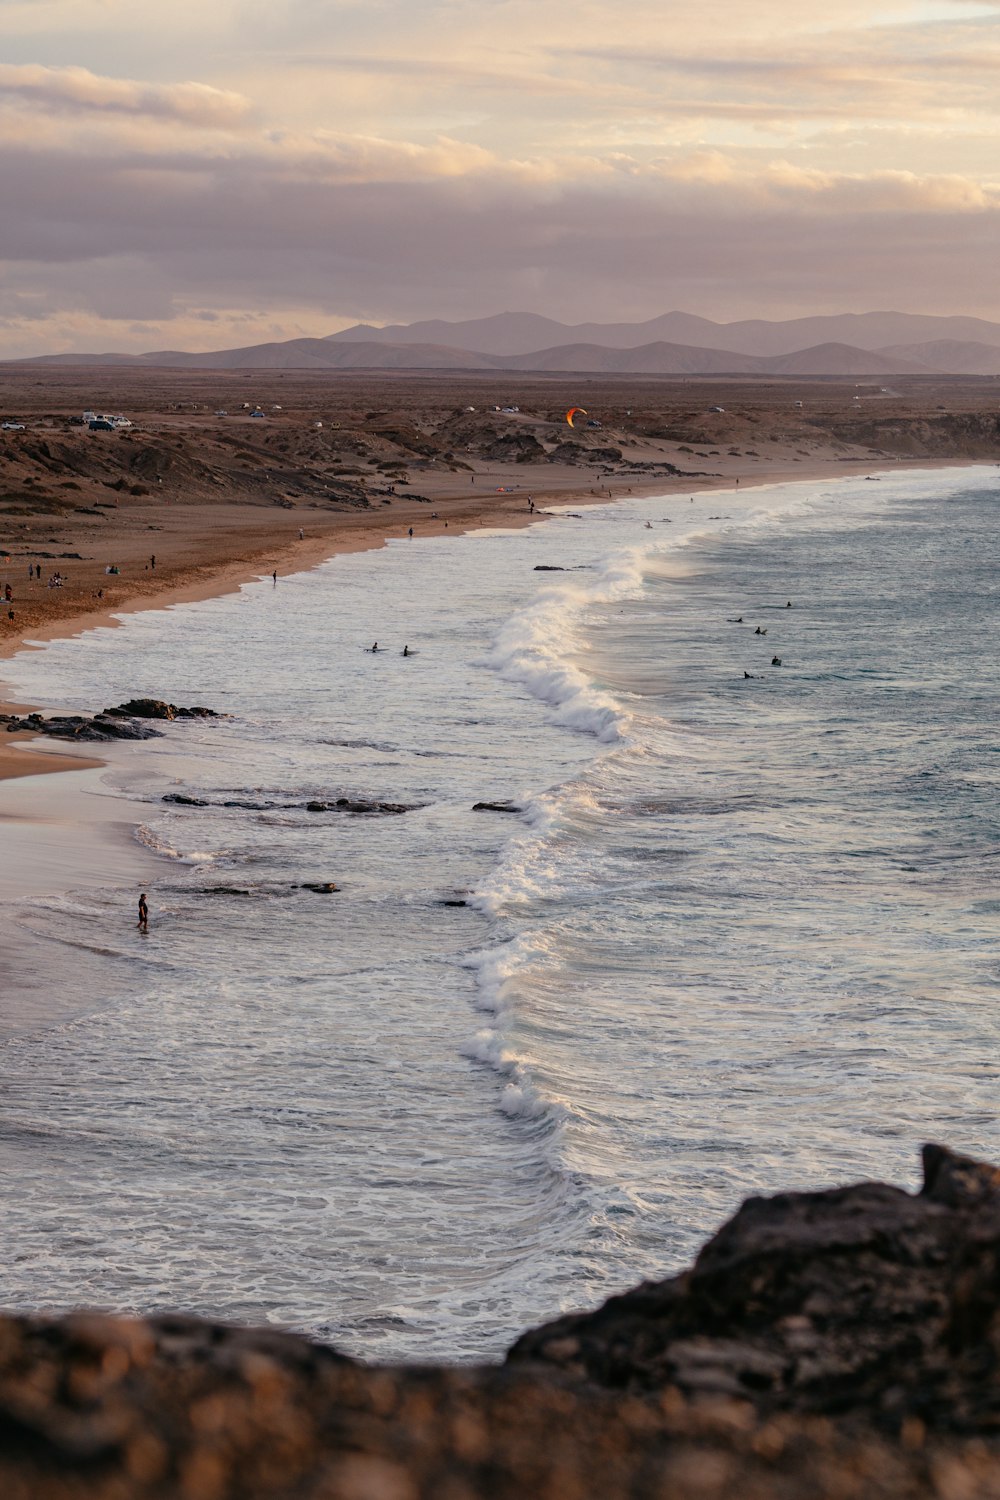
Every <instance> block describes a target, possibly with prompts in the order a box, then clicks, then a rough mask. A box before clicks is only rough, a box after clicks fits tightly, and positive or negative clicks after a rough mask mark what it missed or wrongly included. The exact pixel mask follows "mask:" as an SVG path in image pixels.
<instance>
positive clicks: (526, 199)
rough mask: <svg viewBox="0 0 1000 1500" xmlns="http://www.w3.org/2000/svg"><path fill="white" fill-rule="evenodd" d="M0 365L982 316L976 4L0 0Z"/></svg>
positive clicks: (998, 152)
mask: <svg viewBox="0 0 1000 1500" xmlns="http://www.w3.org/2000/svg"><path fill="white" fill-rule="evenodd" d="M0 39H2V46H0V59H2V61H0V358H7V359H10V358H18V357H21V356H23V355H32V354H40V353H52V352H57V351H60V350H92V351H104V350H112V349H120V350H127V351H132V352H137V351H140V350H151V349H170V348H173V349H215V348H226V347H232V346H236V345H243V344H252V343H260V342H264V341H265V340H270V339H284V338H294V337H298V336H300V335H310V336H323V335H325V334H329V333H333V332H335V331H337V330H339V329H341V328H344V327H347V326H349V325H350V324H353V323H355V322H359V321H361V322H372V323H379V324H382V323H391V322H413V321H415V320H417V319H420V318H426V317H441V318H449V319H462V318H468V317H477V316H485V315H488V314H491V313H496V312H500V311H503V310H505V309H516V310H526V311H531V312H538V313H544V314H546V315H548V316H549V317H553V318H557V319H560V320H563V321H566V322H583V321H595V320H596V321H632V320H639V319H645V318H650V317H655V316H656V315H658V314H659V313H663V312H667V311H671V310H673V309H677V308H679V309H682V310H684V311H687V312H693V313H698V314H701V315H702V316H704V317H709V318H714V319H716V320H719V321H728V320H731V319H734V318H742V317H765V318H786V317H796V316H800V315H803V314H808V313H816V312H820V313H823V312H864V311H869V310H872V309H884V308H893V309H898V310H901V311H908V312H927V313H969V314H975V315H979V316H981V317H987V318H995V319H998V320H1000V275H998V268H1000V149H998V148H1000V0H884V3H882V4H864V3H859V0H837V3H836V4H835V5H833V6H830V7H826V8H823V9H821V8H820V7H818V6H807V5H803V4H802V0H756V3H755V4H753V5H751V4H749V3H748V0H713V3H711V4H701V5H698V4H695V3H692V0H631V3H623V0H573V3H572V4H568V3H565V0H478V3H475V4H473V3H470V0H364V3H357V4H353V3H347V0H211V3H206V0H169V3H163V0H157V3H155V4H154V3H151V0H0Z"/></svg>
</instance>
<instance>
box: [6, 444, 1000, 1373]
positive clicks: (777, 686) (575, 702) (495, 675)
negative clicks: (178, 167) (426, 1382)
mask: <svg viewBox="0 0 1000 1500" xmlns="http://www.w3.org/2000/svg"><path fill="white" fill-rule="evenodd" d="M998 506H1000V483H998V475H997V471H996V470H995V469H992V468H985V467H984V468H979V469H965V470H950V471H938V472H934V473H927V472H925V473H921V474H912V473H910V474H905V475H904V474H891V475H887V476H886V477H884V478H883V479H881V480H878V481H877V482H872V481H865V480H840V481H838V482H830V483H822V484H820V483H811V484H797V485H787V486H781V487H775V488H770V489H761V490H758V491H752V492H748V491H744V492H743V493H742V494H739V493H725V492H717V493H715V494H713V495H708V496H700V497H699V498H698V499H697V500H694V501H692V500H691V499H690V498H689V497H688V496H687V495H685V494H681V495H675V496H670V497H667V498H663V499H653V500H650V499H643V500H640V499H630V500H627V501H625V502H623V503H620V504H616V505H613V506H612V505H608V506H594V507H590V508H588V509H587V510H586V511H584V512H582V513H581V514H579V515H578V516H574V515H569V514H563V515H561V516H560V517H559V518H557V519H550V520H546V521H544V522H543V523H542V524H538V525H534V526H530V527H527V528H526V529H524V530H520V531H513V532H506V533H489V534H483V533H481V534H477V535H474V536H471V537H467V538H461V539H460V538H445V539H438V540H431V539H428V540H420V538H419V536H418V537H417V538H415V539H414V540H413V541H410V540H409V539H403V540H402V541H400V542H393V543H391V544H390V545H389V546H388V547H387V548H386V549H385V550H382V551H378V552H372V553H363V554H354V555H350V556H344V557H340V558H337V559H334V560H332V561H331V562H329V563H328V564H325V565H324V566H322V567H321V568H319V569H316V570H314V571H311V572H308V573H303V574H300V575H297V576H295V577H291V578H281V579H279V580H278V583H277V585H275V584H273V583H272V581H271V579H270V578H267V579H266V580H264V581H261V582H259V583H254V584H251V585H249V586H247V587H245V588H244V589H243V590H242V591H241V592H240V593H239V594H238V595H234V596H229V597H226V598H221V599H217V600H213V601H208V602H204V603H200V604H193V605H186V606H182V607H177V608H173V609H167V610H159V611H149V612H146V613H143V614H138V615H132V616H128V617H126V618H125V619H124V620H123V623H122V625H121V626H120V627H119V628H117V629H103V630H96V631H90V632H88V633H87V634H86V635H84V636H82V637H80V638H78V639H75V640H72V641H62V642H57V643H53V644H51V645H49V646H47V647H46V648H45V649H44V650H42V651H35V652H25V653H23V654H21V655H20V656H18V657H17V658H16V659H15V660H14V661H13V662H12V663H10V664H9V665H8V667H7V668H6V670H5V676H6V677H7V679H8V681H9V682H11V683H12V685H13V687H14V688H15V690H16V692H17V693H18V695H19V697H21V698H22V699H24V700H27V701H32V702H34V703H37V704H42V705H45V706H49V707H52V708H60V709H79V710H94V709H96V708H100V707H103V706H104V705H105V704H106V703H113V702H119V701H121V700H122V699H124V698H126V697H129V696H132V695H150V696H157V697H166V698H169V699H171V700H172V701H174V702H177V703H203V704H207V705H210V706H211V707H213V708H215V709H218V710H220V711H222V712H224V713H225V714H227V715H229V716H230V717H227V718H225V719H222V720H219V721H217V722H209V723H203V722H187V723H178V724H175V725H167V726H165V727H164V734H163V737H162V738H160V739H158V740H155V741H150V742H148V743H144V744H140V745H128V746H121V747H115V748H113V749H112V751H111V752H110V756H111V758H110V763H109V765H108V768H107V769H106V770H105V771H104V772H103V773H101V778H100V784H99V786H98V788H97V790H96V791H95V792H94V793H92V795H98V796H100V795H105V794H106V795H108V796H111V795H114V796H115V797H116V798H120V797H121V796H125V797H126V798H128V799H129V801H130V804H131V806H132V808H133V810H134V822H135V829H136V832H135V837H136V838H138V839H140V840H141V841H142V842H143V843H144V844H145V845H147V846H148V848H149V849H150V850H151V851H153V853H154V855H155V857H156V860H157V865H158V869H159V874H158V875H157V876H156V877H155V879H153V880H152V881H151V882H150V884H149V886H148V891H149V895H150V905H151V921H150V930H149V933H148V936H143V935H141V934H139V933H138V932H137V931H136V928H135V925H134V905H135V899H136V895H137V892H136V891H135V890H134V889H133V888H131V886H128V887H126V886H125V885H124V884H117V885H116V884H114V883H112V884H107V883H104V884H99V885H86V884H85V885H83V886H79V885H78V886H77V887H76V888H74V889H72V890H58V891H53V892H51V893H50V894H47V895H45V896H41V897H39V896H35V897H33V898H31V899H25V900H23V901H21V902H19V903H15V904H14V905H13V906H11V907H9V908H8V909H7V910H6V911H4V912H3V914H2V921H3V924H4V934H5V941H6V942H7V944H8V949H9V951H12V952H17V953H19V954H22V955H26V957H25V958H24V960H23V961H24V963H25V964H26V966H27V967H29V968H30V971H31V974H32V976H33V980H34V982H35V983H38V982H39V980H40V977H41V979H43V980H44V978H45V977H46V976H49V975H51V982H52V983H53V984H58V986H59V987H60V992H61V993H62V995H63V996H64V999H65V1001H66V1005H67V1009H66V1011H65V1013H64V1016H63V1019H62V1020H61V1021H59V1023H58V1024H46V1025H44V1026H41V1025H40V1026H38V1027H37V1028H30V1027H29V1028H28V1029H27V1030H26V1031H25V1030H22V1031H21V1032H19V1033H17V1034H14V1035H11V1036H9V1037H8V1038H7V1039H6V1041H5V1042H4V1043H3V1044H2V1046H0V1078H2V1082H0V1163H2V1167H3V1171H4V1177H5V1193H4V1207H5V1215H4V1228H5V1253H4V1260H3V1269H2V1272H0V1303H2V1305H4V1306H6V1307H16V1308H61V1307H67V1306H73V1305H79V1304H81V1303H83V1304H88V1305H91V1306H98V1307H106V1308H112V1309H118V1310H133V1311H139V1312H147V1311H151V1310H156V1309H167V1308H172V1309H184V1310H188V1311H192V1312H196V1313H201V1314H205V1315H209V1316H224V1317H227V1318H233V1319H240V1320H246V1321H255V1322H260V1321H271V1322H274V1323H276V1324H281V1325H285V1326H290V1327H293V1328H297V1329H301V1330H304V1331H306V1332H308V1333H309V1334H311V1335H313V1336H317V1337H319V1338H322V1339H327V1340H330V1341H332V1342H333V1343H335V1344H337V1345H338V1346H340V1347H342V1348H343V1349H345V1350H347V1351H349V1352H351V1353H354V1354H358V1355H362V1356H366V1357H371V1358H383V1359H385V1358H410V1359H436V1358H451V1359H483V1358H492V1357H497V1356H499V1355H500V1354H501V1352H502V1351H503V1350H504V1349H505V1348H506V1347H507V1346H508V1345H509V1343H510V1342H511V1340H512V1339H513V1338H514V1337H515V1336H516V1334H517V1333H518V1332H519V1331H521V1330H522V1329H523V1328H525V1327H527V1326H529V1325H530V1324H532V1323H535V1322H538V1321H541V1320H544V1319H547V1318H551V1317H553V1316H555V1315H557V1314H558V1313H560V1312H561V1311H564V1310H568V1309H573V1308H586V1307H590V1306H593V1305H595V1304H597V1303H598V1302H600V1301H601V1300H602V1299H603V1298H604V1297H606V1296H607V1295H608V1294H610V1293H612V1292H614V1291H618V1290H622V1289H624V1288H626V1287H628V1286H630V1285H632V1284H634V1283H635V1282H636V1281H637V1280H639V1279H640V1278H643V1277H656V1276H662V1275H665V1274H668V1273H670V1272H672V1271H674V1270H676V1269H677V1268H679V1267H680V1266H682V1265H683V1264H684V1263H685V1262H686V1261H687V1260H688V1259H689V1258H690V1257H691V1256H692V1255H693V1254H694V1253H695V1252H696V1250H697V1248H698V1246H699V1244H700V1243H701V1242H702V1241H703V1239H704V1238H705V1236H706V1235H708V1234H709V1233H711V1232H712V1230H714V1229H715V1228H716V1227H717V1226H718V1225H719V1223H720V1222H721V1221H722V1220H723V1219H724V1218H725V1217H726V1216H727V1215H729V1214H730V1213H732V1212H733V1211H734V1210H735V1208H736V1207H737V1206H738V1204H739V1203H740V1202H741V1201H742V1199H743V1198H744V1197H745V1196H746V1195H747V1194H749V1193H760V1192H765V1193H766V1192H770V1191H775V1190H778V1189H785V1188H796V1187H803V1188H804V1187H810V1188H815V1187H819V1186H824V1185H831V1184H835V1183H842V1182H846V1181H850V1180H854V1179H857V1178H859V1177H878V1178H885V1179H889V1180H892V1181H895V1182H897V1183H900V1184H901V1185H913V1184H914V1182H915V1180H916V1177H917V1153H918V1149H919V1146H920V1144H921V1142H922V1141H923V1140H925V1139H930V1138H934V1139H940V1140H943V1141H946V1142H948V1143H949V1144H951V1145H953V1146H955V1147H957V1148H959V1149H962V1150H967V1151H971V1152H977V1153H981V1154H984V1155H986V1156H992V1157H997V1156H998V1155H1000V1129H998V1125H997V1120H996V1099H997V1073H998V1062H997V1057H998V1047H997V1043H998V1040H1000V1037H998V1031H1000V1023H998V1008H997V1005H998V986H1000V964H998V954H997V917H998V912H1000V897H998V892H997V889H996V877H997V874H998V872H1000V796H998V781H1000V745H998V739H997V704H998V694H997V688H996V671H995V662H996V660H997V658H998V655H1000V619H998V615H997V611H996V608H995V594H996V582H995V580H996V577H997V567H998V561H1000V559H998V547H1000V544H998V540H997V536H998V531H997V519H998ZM539 567H541V568H542V569H545V570H555V569H559V570H561V571H536V569H538V568H539ZM765 632H766V633H765ZM376 640H377V641H378V643H379V648H380V649H379V651H378V652H377V653H373V652H371V651H370V650H369V649H367V648H370V647H371V645H372V644H373V643H374V642H375V641H376ZM404 646H406V647H408V648H409V651H410V652H413V653H415V654H413V655H407V656H403V655H402V651H403V648H404ZM774 658H778V661H775V660H774ZM779 661H780V665H779V664H778V663H779ZM177 796H180V797H183V798H187V799H191V800H190V801H187V802H176V801H171V800H164V799H165V798H166V799H170V798H174V797H177ZM340 798H346V799H348V801H349V802H350V803H353V804H354V805H355V806H357V805H359V804H363V803H365V802H368V803H382V804H391V805H392V806H393V807H395V808H402V809H405V810H404V811H390V810H386V809H385V808H382V809H381V810H379V811H373V812H371V813H359V812H352V811H350V810H348V809H345V808H344V807H343V806H341V807H338V806H337V805H336V804H337V801H338V799H340ZM482 802H486V803H492V804H498V805H499V806H498V807H496V806H495V807H493V808H480V809H475V804H476V803H482ZM310 804H312V806H311V807H310ZM503 804H509V808H507V809H504V808H503ZM116 805H119V804H116ZM325 883H334V884H336V885H337V886H338V887H339V890H337V891H335V892H325V891H322V890H318V891H317V890H311V889H309V886H310V885H323V884H325ZM15 983H16V981H15Z"/></svg>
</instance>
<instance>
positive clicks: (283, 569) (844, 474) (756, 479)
mask: <svg viewBox="0 0 1000 1500" xmlns="http://www.w3.org/2000/svg"><path fill="white" fill-rule="evenodd" d="M832 462H833V461H831V467H832ZM835 462H836V469H835V472H833V473H831V472H829V469H827V470H824V469H822V468H821V467H820V466H819V465H810V466H809V468H808V470H807V471H806V472H802V471H801V470H797V469H792V468H791V467H790V466H787V465H778V464H769V465H768V466H767V467H766V468H764V469H762V470H755V471H754V473H753V474H752V475H749V476H747V475H744V474H741V475H739V476H736V475H733V476H729V475H721V474H720V475H712V476H707V477H711V479H712V480H713V482H712V483H711V484H708V485H705V484H704V482H701V483H698V482H696V479H695V477H694V476H691V475H682V476H676V475H670V476H665V477H664V478H663V479H662V480H658V481H656V482H655V483H653V482H649V483H638V484H634V485H630V486H628V487H624V486H622V485H620V484H619V485H617V486H614V485H612V486H604V487H603V489H602V492H601V493H598V491H597V489H596V487H591V488H590V489H589V490H588V491H587V492H586V493H584V492H583V491H582V488H581V489H578V490H573V489H567V490H566V491H565V492H564V491H561V490H558V489H556V490H550V491H548V492H545V491H543V490H537V491H528V490H527V489H524V490H523V492H522V493H519V494H517V495H509V496H508V495H504V496H503V497H500V496H498V495H491V496H490V497H489V499H486V497H485V496H484V500H483V503H482V504H481V505H480V504H477V503H468V502H471V497H466V503H462V502H459V503H458V504H454V505H453V506H452V508H450V509H449V508H447V502H446V501H445V500H443V499H439V500H435V501H433V502H432V503H434V504H438V505H440V506H442V509H443V510H445V512H446V513H444V514H437V513H436V514H433V515H432V516H430V517H427V516H426V514H424V513H421V514H420V515H419V516H418V517H416V519H417V520H419V521H420V522H421V523H422V524H421V526H420V531H419V533H418V534H417V533H415V534H414V540H416V541H419V540H424V539H426V538H439V537H443V536H445V535H451V536H456V537H467V536H475V535H477V534H478V533H479V531H480V528H483V527H488V528H489V529H490V530H495V529H497V528H499V529H503V530H513V529H520V528H522V527H524V526H529V525H535V524H539V523H540V522H541V521H543V520H545V519H550V520H556V519H558V517H559V510H562V509H564V508H565V507H567V506H570V505H579V506H589V505H607V504H609V503H611V504H614V503H615V501H620V500H624V499H628V498H640V499H641V498H655V497H656V496H658V495H661V494H662V495H664V496H665V497H666V496H671V495H676V494H679V493H682V492H684V491H690V490H694V492H695V495H696V496H700V497H704V498H706V499H707V498H709V497H710V496H712V495H714V494H718V493H720V492H726V491H729V490H732V489H734V488H735V487H737V486H739V485H740V484H741V483H742V488H743V490H751V489H763V488H767V487H769V486H772V485H781V484H800V483H805V484H809V483H816V484H825V483H828V482H829V481H831V480H835V479H853V478H857V477H858V476H859V475H863V474H866V473H873V474H896V473H899V472H901V469H902V467H903V466H904V465H905V467H906V468H907V469H914V470H918V471H920V470H925V469H937V468H941V469H944V468H976V467H992V465H990V463H989V461H988V460H984V459H966V460H949V459H938V460H933V459H911V460H899V461H895V462H893V463H892V465H891V466H888V465H886V463H885V460H884V459H883V460H882V461H881V464H879V463H877V462H876V463H875V464H873V463H871V462H867V463H866V462H864V461H862V460H860V459H859V460H856V461H855V460H836V461H835ZM700 477H701V476H699V478H700ZM534 494H537V495H538V497H539V498H538V503H537V504H536V506H535V509H534V511H531V512H529V511H528V510H527V508H526V507H525V501H526V500H527V498H528V496H529V495H534ZM550 506H557V507H559V510H550V509H548V507H550ZM410 520H411V517H410V516H409V515H407V516H405V517H404V518H403V520H402V521H397V520H396V519H395V518H393V520H392V521H389V520H388V518H383V517H381V516H380V515H378V513H377V512H376V513H372V514H370V515H368V516H365V517H360V516H357V515H354V514H340V515H338V516H337V517H336V518H335V521H334V523H333V524H331V525H328V526H327V527H326V528H325V529H324V531H323V534H322V535H320V536H310V537H306V538H304V539H303V540H301V541H300V540H289V539H288V538H287V536H285V535H282V534H281V532H280V531H275V532H274V533H273V535H272V536H271V538H270V541H269V543H268V544H267V545H262V546H260V547H259V549H258V550H256V551H255V552H253V553H252V554H251V555H249V556H244V557H236V558H232V559H229V560H223V561H221V562H217V563H212V562H195V563H193V564H190V565H188V566H186V567H182V568H180V569H178V570H177V571H178V575H179V576H176V577H170V578H165V579H164V581H163V583H162V585H153V586H152V587H150V582H149V580H148V579H147V580H145V581H142V580H139V579H138V578H137V579H136V580H135V581H134V583H133V586H132V587H131V588H128V585H124V587H126V590H127V591H126V593H125V596H124V597H123V598H122V599H121V600H120V602H119V601H115V602H114V603H113V604H106V605H104V604H102V605H101V606H99V607H97V608H93V609H84V610H72V609H68V610H66V611H65V612H59V613H58V614H57V615H56V616H55V618H53V619H51V620H50V621H48V622H47V623H45V624H43V625H37V626H25V627H23V628H22V627H17V628H16V629H15V630H14V631H13V632H12V633H11V634H10V635H8V636H6V637H4V638H2V639H0V661H2V660H4V659H6V658H10V657H13V656H16V655H18V654H19V653H20V652H21V651H26V650H27V651H30V650H37V649H42V648H43V647H44V646H45V645H47V644H48V643H49V642H51V641H55V640H67V639H71V638H72V637H74V636H78V635H83V634H85V633H86V631H88V630H96V629H100V628H115V627H117V626H118V625H120V624H121V623H122V618H121V617H122V616H126V615H131V614H138V613H140V612H142V611H143V610H155V609H170V608H172V607H173V606H175V605H181V604H195V603H200V602H201V601H203V600H206V599H217V598H223V597H225V596H226V595H228V594H233V593H238V592H239V590H240V589H241V588H242V587H243V585H244V584H247V583H253V582H255V581H256V580H257V579H259V578H262V577H264V576H266V574H267V573H270V572H272V571H276V572H277V574H278V577H279V578H281V577H288V576H290V575H292V574H296V573H304V572H308V571H310V570H312V569H314V568H318V567H321V566H322V565H323V564H324V563H327V562H330V561H331V560H332V559H333V558H335V557H340V556H343V555H345V554H348V553H353V552H367V551H378V550H379V549H381V548H383V547H385V546H386V545H387V543H388V542H390V541H393V540H401V539H402V538H403V537H405V536H406V535H407V531H408V525H407V523H408V522H409V521H410ZM337 523H340V524H337ZM453 523H457V524H453ZM266 564H270V566H266ZM130 582H132V581H131V580H130ZM140 583H142V586H141V587H140V586H139V585H140ZM67 603H69V601H68V600H67ZM35 708H36V705H34V704H26V703H22V702H20V701H19V700H18V699H16V698H14V697H12V696H11V694H10V690H9V688H8V687H7V685H6V683H5V682H4V681H3V679H2V677H0V711H2V712H8V713H14V712H16V713H24V712H31V711H33V710H34V709H35ZM31 738H32V737H31V736H22V735H21V734H17V735H14V736H11V740H10V742H8V743H7V744H4V743H2V742H0V781H3V780H6V779H8V778H9V777H11V776H23V775H25V774H34V773H27V772H24V771H22V770H14V769H8V767H9V765H10V761H9V759H8V755H7V751H8V750H9V749H13V748H14V745H16V744H18V743H19V742H20V741H22V740H23V739H27V740H30V739H31ZM47 758H48V757H47ZM45 769H51V770H53V771H54V770H57V769H62V768H61V767H51V768H48V767H47V768H45ZM70 769H72V767H71V768H70ZM42 774H44V771H43V772H42Z"/></svg>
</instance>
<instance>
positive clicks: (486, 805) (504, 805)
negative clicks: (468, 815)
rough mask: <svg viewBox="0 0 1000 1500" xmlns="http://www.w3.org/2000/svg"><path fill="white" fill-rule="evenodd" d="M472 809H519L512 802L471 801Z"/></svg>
mask: <svg viewBox="0 0 1000 1500" xmlns="http://www.w3.org/2000/svg"><path fill="white" fill-rule="evenodd" d="M472 811H473V812H502V813H517V812H520V811H521V809H520V808H519V807H518V806H517V804H516V803H514V802H473V804H472Z"/></svg>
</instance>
